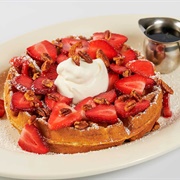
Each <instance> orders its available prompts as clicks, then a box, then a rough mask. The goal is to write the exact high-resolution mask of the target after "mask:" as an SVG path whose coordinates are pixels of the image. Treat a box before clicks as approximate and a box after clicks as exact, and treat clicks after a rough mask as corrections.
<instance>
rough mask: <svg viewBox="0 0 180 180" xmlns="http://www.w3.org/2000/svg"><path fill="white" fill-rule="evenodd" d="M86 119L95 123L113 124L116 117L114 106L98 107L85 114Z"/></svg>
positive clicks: (116, 120) (115, 121)
mask: <svg viewBox="0 0 180 180" xmlns="http://www.w3.org/2000/svg"><path fill="white" fill-rule="evenodd" d="M85 115H86V117H87V118H88V119H89V120H90V121H92V122H96V123H103V122H104V123H108V124H114V123H117V122H118V119H117V118H118V117H117V114H116V110H115V107H114V105H104V104H103V105H98V106H96V107H94V108H92V109H90V110H88V111H86V112H85Z"/></svg>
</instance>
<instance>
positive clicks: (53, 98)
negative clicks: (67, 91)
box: [45, 92, 72, 110]
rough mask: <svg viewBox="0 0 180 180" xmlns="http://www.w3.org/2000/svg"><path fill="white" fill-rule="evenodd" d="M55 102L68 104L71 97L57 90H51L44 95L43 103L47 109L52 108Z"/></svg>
mask: <svg viewBox="0 0 180 180" xmlns="http://www.w3.org/2000/svg"><path fill="white" fill-rule="evenodd" d="M57 102H61V103H66V104H68V105H70V104H71V103H72V98H68V97H66V96H63V95H61V94H60V93H58V92H52V93H49V94H47V95H46V96H45V103H46V105H47V107H48V108H49V109H51V110H52V109H53V107H54V106H55V104H56V103H57Z"/></svg>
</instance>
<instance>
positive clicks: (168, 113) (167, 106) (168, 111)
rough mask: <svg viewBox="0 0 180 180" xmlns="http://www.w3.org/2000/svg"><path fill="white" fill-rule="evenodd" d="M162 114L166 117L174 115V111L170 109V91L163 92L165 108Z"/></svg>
mask: <svg viewBox="0 0 180 180" xmlns="http://www.w3.org/2000/svg"><path fill="white" fill-rule="evenodd" d="M162 115H163V117H165V118H168V117H171V116H172V111H171V109H170V103H169V93H167V92H165V93H164V94H163V108H162Z"/></svg>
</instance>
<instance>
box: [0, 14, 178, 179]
mask: <svg viewBox="0 0 180 180" xmlns="http://www.w3.org/2000/svg"><path fill="white" fill-rule="evenodd" d="M130 16H132V15H125V14H119V15H106V16H96V17H89V18H82V19H76V20H71V21H67V22H61V23H58V24H53V25H50V26H46V27H42V28H39V29H37V30H34V31H31V32H28V33H25V34H23V35H20V36H18V37H15V38H13V39H11V40H8V41H6V42H4V43H2V44H0V47H3V46H5V47H6V46H7V45H8V44H9V43H11V42H12V41H16V40H17V39H19V38H23V37H25V36H28V35H29V34H34V33H37V32H39V31H43V30H45V29H48V28H49V27H51V28H52V27H56V26H62V25H64V24H69V23H74V22H82V21H87V20H95V19H103V18H106V17H108V18H110V19H111V18H115V17H116V18H119V17H121V18H122V17H130ZM133 16H134V15H133ZM145 16H148V15H142V14H141V15H135V18H140V17H145ZM178 119H179V117H178ZM177 127H180V121H178V120H176V121H175V122H174V123H172V124H171V125H169V126H167V127H166V128H163V129H161V131H156V132H153V133H151V134H150V135H148V136H146V137H144V138H142V140H141V141H139V140H138V141H135V142H131V145H132V146H133V147H134V148H135V150H136V151H137V150H138V148H140V147H141V146H144V145H145V144H146V145H147V146H148V145H149V143H150V140H149V139H153V140H154V142H153V143H155V144H156V143H157V142H158V140H161V143H162V142H163V143H162V144H161V146H160V147H158V148H159V149H161V151H157V150H154V151H153V153H151V154H147V153H146V154H144V155H143V156H142V155H141V154H137V155H138V159H137V158H136V159H132V161H131V163H130V162H129V160H128V159H126V158H125V157H122V156H120V155H119V154H118V155H115V153H114V152H116V153H117V152H121V153H124V152H125V150H126V149H128V150H130V152H132V149H131V148H130V146H131V145H126V144H125V145H121V146H118V147H114V148H110V149H105V150H100V151H94V152H89V153H83V154H74V155H59V154H57V155H36V154H31V153H26V152H25V153H21V152H13V151H9V150H6V149H3V148H1V147H0V153H1V155H2V157H7V156H8V157H12V158H15V159H16V160H17V163H21V166H20V167H21V168H22V170H21V171H19V172H17V169H15V170H14V169H13V168H15V167H16V166H18V165H17V164H14V163H12V161H11V160H10V159H11V158H8V159H9V160H7V159H3V160H2V163H1V164H2V165H3V166H2V165H0V176H3V177H11V178H22V179H24V178H25V179H42V178H43V179H49V178H51V179H57V178H58V179H64V178H77V177H85V176H90V175H96V174H102V173H105V172H111V171H114V170H119V169H123V168H127V167H130V166H133V165H136V164H139V163H143V162H145V161H148V160H151V159H154V158H156V157H158V156H161V155H164V154H166V153H168V152H170V151H172V150H175V149H177V148H179V147H180V142H176V141H175V139H173V141H171V146H170V147H168V148H167V147H166V148H165V149H164V147H165V143H166V141H167V139H170V140H171V139H172V137H177V135H179V136H180V132H177V131H173V132H171V128H174V129H177ZM164 131H167V132H168V133H170V136H167V135H166V136H167V137H166V138H167V139H166V138H164V139H166V140H165V141H162V135H161V134H162V133H161V132H164ZM157 133H158V134H159V135H158V136H156V137H155V136H154V135H155V134H157ZM145 139H146V141H145ZM142 141H143V143H144V144H142V143H141V142H142ZM150 144H152V142H151V143H150ZM156 145H157V144H156ZM158 148H157V149H158ZM146 149H147V148H146ZM109 151H111V156H112V158H113V157H114V156H115V158H117V157H119V156H120V157H121V160H122V159H123V158H124V159H123V160H124V164H118V162H116V161H115V162H113V163H112V164H111V166H106V167H105V166H101V167H99V168H97V167H96V168H94V167H93V164H92V163H93V162H89V166H88V168H89V169H86V170H83V171H82V170H79V171H77V169H76V168H75V169H73V171H71V173H69V172H68V173H67V171H66V173H60V172H56V171H55V170H52V171H51V172H46V173H44V171H41V170H40V172H37V171H35V168H38V167H39V165H40V164H41V161H45V160H46V159H48V161H49V162H51V163H52V162H53V161H54V160H55V156H56V158H57V157H58V158H57V159H58V160H64V159H66V161H68V162H69V163H71V162H72V161H75V160H78V161H80V163H81V164H79V165H77V168H79V169H82V168H80V167H83V166H84V162H85V161H86V160H87V159H89V157H87V156H90V157H91V159H95V158H97V156H98V155H99V153H101V154H103V156H104V157H106V156H107V155H108V154H109V153H108V152H109ZM137 153H138V152H137ZM32 156H35V157H36V156H38V158H35V159H36V163H37V167H36V165H34V166H32V162H31V159H32ZM116 156H117V157H116ZM19 157H20V158H21V159H20V160H19V161H18V159H19ZM105 160H106V161H107V162H109V161H108V159H107V158H105ZM27 162H28V163H29V164H28V165H27ZM4 164H6V165H7V166H8V164H11V166H12V167H10V166H9V167H10V168H12V169H11V172H9V169H8V170H5V169H4V167H7V166H4ZM22 165H25V166H24V167H23V166H22ZM41 165H42V164H41ZM50 165H51V164H50ZM60 165H62V164H61V162H60ZM98 165H101V163H100V164H99V163H98ZM96 166H97V163H96ZM30 167H31V168H33V169H31V170H30V169H27V168H30ZM48 167H49V165H46V167H45V168H48ZM65 167H66V168H68V165H67V166H65ZM71 168H73V166H71ZM42 169H43V168H42ZM23 170H24V171H23ZM66 170H67V169H66ZM32 171H35V172H36V174H35V175H32ZM22 172H23V173H22ZM10 173H11V174H10ZM48 173H49V174H48ZM45 174H46V175H45ZM44 175H45V176H44Z"/></svg>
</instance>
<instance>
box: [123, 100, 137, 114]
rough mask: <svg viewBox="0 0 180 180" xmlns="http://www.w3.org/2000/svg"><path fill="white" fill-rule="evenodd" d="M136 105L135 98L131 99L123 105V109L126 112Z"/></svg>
mask: <svg viewBox="0 0 180 180" xmlns="http://www.w3.org/2000/svg"><path fill="white" fill-rule="evenodd" d="M135 105H136V101H135V100H131V101H129V102H127V103H126V105H125V107H124V110H125V111H126V112H128V111H130V110H131V109H133V108H134V107H135Z"/></svg>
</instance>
